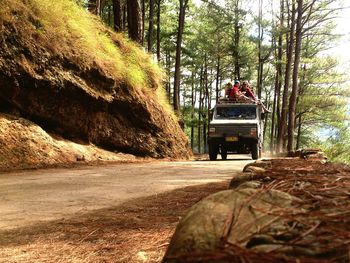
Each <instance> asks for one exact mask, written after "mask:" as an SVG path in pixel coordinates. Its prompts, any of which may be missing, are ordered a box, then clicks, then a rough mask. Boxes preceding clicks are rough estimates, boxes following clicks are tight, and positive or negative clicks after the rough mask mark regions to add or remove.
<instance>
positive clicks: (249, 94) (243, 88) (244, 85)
mask: <svg viewBox="0 0 350 263" xmlns="http://www.w3.org/2000/svg"><path fill="white" fill-rule="evenodd" d="M241 92H242V93H244V94H245V95H246V96H247V97H248V98H251V99H253V100H254V101H258V99H257V98H256V97H255V95H254V93H253V91H252V90H251V89H250V86H249V83H248V81H246V80H245V81H243V83H242V86H241Z"/></svg>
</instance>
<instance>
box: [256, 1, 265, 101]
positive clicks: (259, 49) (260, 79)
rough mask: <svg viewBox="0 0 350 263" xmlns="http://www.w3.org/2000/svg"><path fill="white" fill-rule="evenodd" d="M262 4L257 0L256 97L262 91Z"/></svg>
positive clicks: (259, 95)
mask: <svg viewBox="0 0 350 263" xmlns="http://www.w3.org/2000/svg"><path fill="white" fill-rule="evenodd" d="M262 4H263V0H259V18H258V30H259V33H258V38H259V40H258V81H257V94H258V97H259V98H261V91H262V80H263V71H264V70H263V66H264V62H263V59H262V50H261V43H262V40H263V32H262V30H263V29H262Z"/></svg>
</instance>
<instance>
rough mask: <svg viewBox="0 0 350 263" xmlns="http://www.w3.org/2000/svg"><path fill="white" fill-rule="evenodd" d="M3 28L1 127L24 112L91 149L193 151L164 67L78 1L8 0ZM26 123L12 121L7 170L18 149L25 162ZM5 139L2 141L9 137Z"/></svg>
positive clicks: (50, 131)
mask: <svg viewBox="0 0 350 263" xmlns="http://www.w3.org/2000/svg"><path fill="white" fill-rule="evenodd" d="M0 31H1V43H0V82H1V88H0V113H5V114H6V115H2V119H5V120H7V121H1V122H0V125H1V126H0V128H1V130H7V131H8V129H9V126H8V125H9V124H10V123H13V122H11V121H9V120H11V119H13V118H14V119H16V118H18V117H21V118H23V119H26V120H28V121H30V122H32V125H37V126H38V129H39V128H40V129H42V131H43V132H45V133H47V136H49V137H51V138H52V137H54V136H60V137H62V138H64V139H65V140H67V139H68V140H73V141H75V142H78V143H80V144H82V147H85V150H86V151H88V149H87V148H86V147H87V146H89V145H90V144H94V145H97V146H99V147H102V148H104V149H107V150H110V151H113V152H123V153H129V154H133V155H136V156H142V157H146V156H149V157H154V158H164V157H169V158H179V157H182V158H184V157H185V158H186V157H188V156H189V154H190V153H189V150H188V142H187V139H186V137H185V134H184V133H183V132H182V130H181V129H180V127H179V125H178V123H177V120H176V118H175V117H174V116H173V114H172V112H171V110H169V106H168V105H167V104H166V103H165V101H166V100H165V96H164V95H162V87H161V84H162V77H163V73H162V71H161V70H160V69H159V67H158V66H157V65H156V64H155V63H153V62H152V60H151V58H150V56H149V55H147V54H146V53H144V52H143V51H142V50H141V49H140V48H139V47H138V46H136V45H135V44H133V43H132V42H131V41H129V40H127V39H125V38H124V37H123V36H122V35H120V34H115V33H113V32H112V31H111V30H109V29H107V28H106V27H104V26H103V25H102V23H101V22H100V21H99V20H98V19H97V18H95V17H93V16H92V15H90V14H89V13H88V12H87V11H85V10H83V9H82V8H80V7H78V6H77V5H76V4H75V3H74V2H73V1H69V0H58V1H39V0H10V1H6V3H3V4H2V5H1V6H0ZM21 127H22V128H23V125H22V126H12V131H11V130H10V132H9V133H11V134H12V136H13V137H16V138H17V139H16V140H13V142H15V143H14V144H13V145H8V143H7V147H2V148H1V150H0V168H1V167H5V166H7V164H6V159H7V158H6V157H7V156H9V154H10V153H11V152H13V151H14V150H16V151H17V152H18V155H17V157H16V161H15V162H13V163H12V164H11V166H13V167H16V166H17V165H19V164H20V165H21V166H23V162H24V163H25V162H26V158H25V157H26V155H27V154H28V151H30V150H31V147H32V146H31V144H28V143H21V142H25V141H26V140H27V139H28V134H27V133H21V132H20V129H22V128H21ZM0 139H1V140H2V142H1V141H0V144H2V145H4V144H5V142H6V141H7V140H8V138H6V137H5V136H2V137H0ZM49 141H50V140H47V142H48V143H49ZM84 145H85V146H84ZM51 146H52V144H51ZM56 147H57V145H56ZM44 148H45V147H44ZM47 148H50V147H49V146H48V147H47ZM73 148H74V147H73ZM21 149H23V151H22V150H21ZM24 150H25V151H24ZM33 151H35V153H36V154H37V155H45V154H48V152H45V151H44V150H43V151H37V150H36V148H35V147H34V148H33ZM26 152H27V153H26ZM78 154H79V153H78ZM38 158H39V159H40V157H38ZM66 161H68V160H64V158H62V160H59V161H57V162H58V163H64V162H66ZM68 162H70V161H68Z"/></svg>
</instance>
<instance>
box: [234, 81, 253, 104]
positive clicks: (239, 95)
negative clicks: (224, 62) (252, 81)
mask: <svg viewBox="0 0 350 263" xmlns="http://www.w3.org/2000/svg"><path fill="white" fill-rule="evenodd" d="M229 98H230V99H236V100H240V101H242V102H252V101H254V100H253V99H250V98H248V97H247V96H245V95H244V94H243V93H242V92H241V90H240V82H239V80H235V85H233V88H232V89H231V92H230V95H229Z"/></svg>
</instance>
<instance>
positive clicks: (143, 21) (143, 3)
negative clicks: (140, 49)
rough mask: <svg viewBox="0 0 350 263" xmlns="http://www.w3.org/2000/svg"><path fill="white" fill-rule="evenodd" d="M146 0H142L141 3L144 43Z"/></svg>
mask: <svg viewBox="0 0 350 263" xmlns="http://www.w3.org/2000/svg"><path fill="white" fill-rule="evenodd" d="M145 1H146V0H141V5H142V43H141V45H143V43H144V37H145V21H146V4H145Z"/></svg>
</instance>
